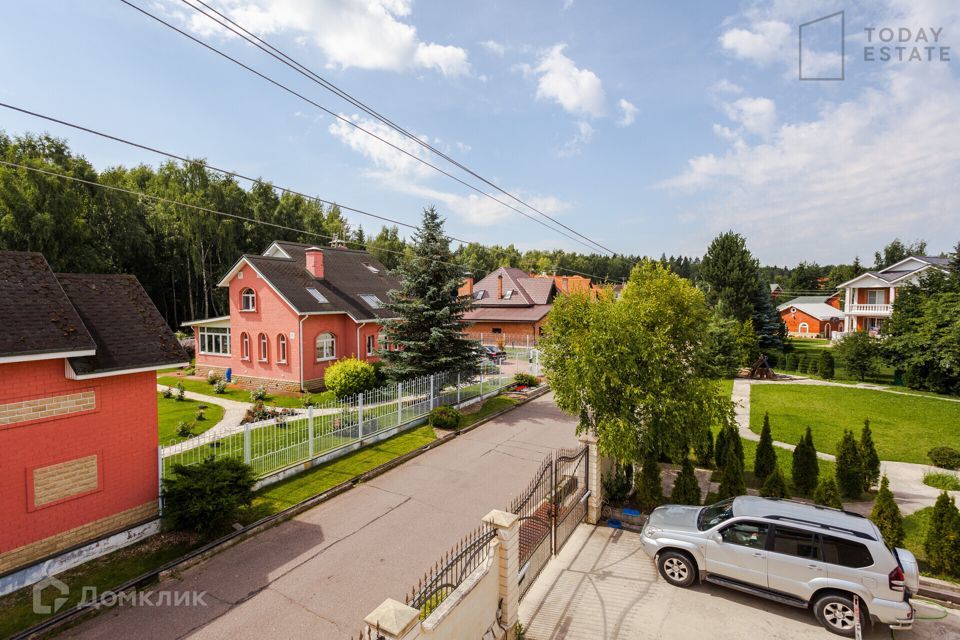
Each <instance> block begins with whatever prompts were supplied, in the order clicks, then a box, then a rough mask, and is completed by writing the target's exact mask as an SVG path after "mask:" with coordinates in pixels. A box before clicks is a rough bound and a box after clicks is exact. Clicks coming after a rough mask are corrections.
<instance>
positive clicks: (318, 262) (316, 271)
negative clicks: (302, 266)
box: [306, 247, 323, 280]
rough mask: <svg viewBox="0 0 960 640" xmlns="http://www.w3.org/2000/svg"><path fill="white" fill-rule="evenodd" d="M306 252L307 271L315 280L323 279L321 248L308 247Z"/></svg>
mask: <svg viewBox="0 0 960 640" xmlns="http://www.w3.org/2000/svg"><path fill="white" fill-rule="evenodd" d="M306 254H307V271H309V272H310V275H312V276H313V277H314V278H316V279H317V280H322V279H323V249H320V248H319V247H310V248H309V249H307V251H306Z"/></svg>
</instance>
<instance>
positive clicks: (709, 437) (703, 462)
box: [694, 429, 713, 468]
mask: <svg viewBox="0 0 960 640" xmlns="http://www.w3.org/2000/svg"><path fill="white" fill-rule="evenodd" d="M694 453H696V454H697V463H698V464H699V465H700V466H701V467H704V468H710V467H712V466H713V432H712V431H710V430H709V429H705V430H704V435H703V437H702V438H700V441H699V442H697V446H696V447H694Z"/></svg>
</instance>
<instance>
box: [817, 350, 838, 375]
mask: <svg viewBox="0 0 960 640" xmlns="http://www.w3.org/2000/svg"><path fill="white" fill-rule="evenodd" d="M819 369H820V377H821V378H823V379H824V380H833V378H834V376H835V375H836V369H837V365H836V361H835V360H834V358H833V354H832V353H830V352H829V351H827V350H826V349H824V350H823V351H821V352H820V366H819Z"/></svg>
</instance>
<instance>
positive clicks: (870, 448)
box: [858, 419, 880, 491]
mask: <svg viewBox="0 0 960 640" xmlns="http://www.w3.org/2000/svg"><path fill="white" fill-rule="evenodd" d="M858 446H859V448H860V463H861V465H862V466H863V490H864V491H869V490H870V489H871V488H872V487H873V486H874V485H876V484H877V482H879V481H880V454H878V453H877V447H876V445H875V444H873V432H872V431H870V420H869V419H867V420H864V421H863V431H861V432H860V443H859V444H858Z"/></svg>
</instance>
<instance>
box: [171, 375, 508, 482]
mask: <svg viewBox="0 0 960 640" xmlns="http://www.w3.org/2000/svg"><path fill="white" fill-rule="evenodd" d="M511 379H512V378H511V377H510V376H508V375H506V374H505V373H504V371H503V368H502V367H500V366H498V365H496V364H493V363H484V365H483V371H482V373H481V374H479V375H472V376H471V375H466V374H464V375H461V374H460V373H441V374H435V375H431V376H424V377H421V378H416V379H414V380H409V381H407V382H402V383H399V384H391V385H388V386H385V387H381V388H379V389H374V390H372V391H367V392H365V393H361V394H358V395H356V396H353V397H350V398H345V399H341V400H337V401H333V402H329V403H326V404H324V405H321V406H317V407H311V408H309V409H308V410H307V415H306V416H303V415H297V416H287V417H281V418H276V419H272V420H265V421H263V422H257V423H248V424H245V425H242V427H239V428H238V429H237V430H236V431H234V432H233V433H226V434H224V433H216V434H200V435H199V436H196V437H194V438H190V439H189V440H184V441H183V442H178V443H176V444H172V445H169V446H166V447H160V452H159V457H160V461H161V465H160V474H161V479H162V478H163V477H165V476H167V475H168V474H169V473H170V471H171V469H172V468H173V465H175V464H184V465H194V464H198V463H200V462H202V461H203V460H205V459H207V458H209V457H211V456H212V457H214V458H225V457H233V458H237V459H238V460H243V461H244V462H246V463H247V464H249V465H251V466H252V467H253V469H254V471H255V472H256V474H257V476H258V477H260V478H262V477H264V476H268V475H272V474H275V473H277V472H279V471H282V470H283V469H286V468H288V467H291V466H293V465H296V464H300V463H304V462H307V461H310V460H314V459H316V458H319V457H321V456H323V458H324V459H331V458H334V457H338V456H337V455H336V452H337V451H341V453H340V455H344V454H346V453H349V451H351V450H353V449H355V448H356V446H353V445H356V444H357V443H362V442H364V441H365V440H370V439H374V438H375V437H376V436H378V435H381V434H383V433H384V432H386V431H388V430H397V431H402V430H403V427H411V426H413V425H414V424H416V423H417V422H418V421H422V419H423V418H424V417H425V416H426V415H427V414H428V413H430V410H431V409H433V408H434V407H439V406H441V405H454V406H463V405H465V404H469V403H471V402H473V401H476V400H477V399H479V398H481V397H484V396H488V395H490V394H493V393H496V392H499V391H500V390H501V389H502V388H504V387H505V386H507V385H508V384H510V381H511Z"/></svg>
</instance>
